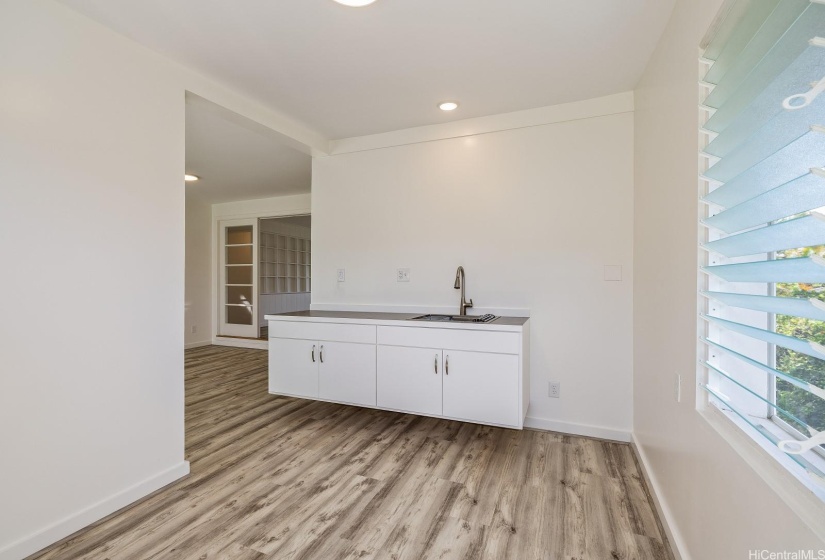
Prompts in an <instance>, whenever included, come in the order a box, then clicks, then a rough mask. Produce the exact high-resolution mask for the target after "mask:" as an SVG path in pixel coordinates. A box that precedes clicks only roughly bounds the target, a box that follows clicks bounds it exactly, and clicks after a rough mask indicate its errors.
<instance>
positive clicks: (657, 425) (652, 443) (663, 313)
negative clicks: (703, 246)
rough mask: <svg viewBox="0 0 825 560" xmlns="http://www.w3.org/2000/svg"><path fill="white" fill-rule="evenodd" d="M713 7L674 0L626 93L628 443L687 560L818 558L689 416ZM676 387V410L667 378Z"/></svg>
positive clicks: (809, 537)
mask: <svg viewBox="0 0 825 560" xmlns="http://www.w3.org/2000/svg"><path fill="white" fill-rule="evenodd" d="M721 4H722V0H679V1H678V2H677V5H676V8H675V10H674V13H673V16H672V18H671V21H670V24H669V25H668V27H667V29H666V31H665V33H664V35H663V37H662V40H661V43H660V44H659V46H658V48H657V50H656V52H655V54H654V56H653V58H652V60H651V62H650V64H649V66H648V68H647V70H646V72H645V75H644V77H643V79H642V81H641V83H640V84H639V86H638V89H637V90H636V113H635V123H636V149H635V152H636V155H635V162H636V163H635V167H636V187H635V204H634V208H635V216H636V220H635V243H634V253H635V272H634V276H635V284H634V308H633V313H634V332H635V349H634V364H635V372H634V407H635V408H634V432H635V437H636V438H637V443H638V444H639V446H640V448H641V450H642V452H643V454H644V456H645V462H646V463H647V468H648V470H649V472H650V474H651V475H652V477H653V479H654V481H655V486H656V491H657V494H658V496H659V499H660V501H661V503H662V506H663V508H664V509H665V511H666V512H667V513H668V518H669V521H670V525H671V528H672V529H673V530H674V531H675V533H676V539H675V540H676V542H677V543H678V544H679V545H680V549H681V551H682V555H683V557H684V558H685V559H687V558H693V559H694V560H730V559H735V558H743V559H744V558H748V551H749V550H755V549H768V550H772V551H783V550H788V551H791V550H792V551H796V550H799V549H807V548H811V549H817V550H819V549H820V548H822V542H820V541H819V539H817V538H816V537H815V536H814V535H813V534H812V533H811V532H810V531H809V530H808V529H807V528H806V527H805V525H804V524H803V523H802V522H801V521H800V519H799V518H798V517H797V516H796V515H795V514H794V513H793V511H792V510H791V509H790V508H789V507H788V506H787V505H786V504H785V503H784V502H783V501H781V500H780V499H779V498H778V496H777V495H776V494H775V493H774V492H773V491H772V490H770V489H768V488H767V487H766V485H765V482H764V481H763V480H762V479H761V478H760V477H759V476H757V474H756V473H755V471H754V470H753V469H752V468H751V467H750V466H748V464H747V463H746V462H745V461H744V460H743V459H742V458H741V457H740V456H739V455H738V454H737V453H736V452H735V451H734V450H733V448H732V447H731V446H730V444H729V443H728V442H727V441H725V440H723V439H722V438H721V437H720V435H719V434H718V432H717V431H715V430H714V429H713V428H712V427H711V426H710V425H709V424H708V423H707V422H706V421H705V420H704V419H703V417H702V416H701V415H700V414H699V413H698V412H697V411H696V398H697V396H696V394H695V391H694V390H692V388H693V387H695V385H694V381H695V372H696V358H697V356H696V311H697V303H696V290H697V280H696V276H697V275H696V263H697V239H698V237H697V216H698V211H699V210H698V204H697V192H698V186H697V166H698V164H697V144H698V140H697V123H698V116H697V108H696V105H697V99H698V88H697V76H698V62H697V56H698V54H699V49H698V45H699V42H700V40H701V38H702V37H703V35H704V34H705V31H706V30H707V28H708V26H709V25H710V23H711V21H712V20H713V18H714V16H715V14H716V12H717V10H718V9H719V7H720V6H721ZM677 373H681V374H682V378H683V380H684V385H683V392H682V395H683V398H682V402H681V403H679V404H677V403H676V401H675V398H674V389H675V376H676V374H677Z"/></svg>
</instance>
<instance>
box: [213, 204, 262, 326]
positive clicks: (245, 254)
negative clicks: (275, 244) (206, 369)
mask: <svg viewBox="0 0 825 560" xmlns="http://www.w3.org/2000/svg"><path fill="white" fill-rule="evenodd" d="M218 227H219V230H220V237H219V241H218V243H219V245H218V247H219V253H220V259H219V261H220V271H219V274H218V278H219V286H218V294H219V295H218V308H219V309H218V315H219V334H221V335H223V336H244V337H249V338H257V337H258V244H257V242H256V240H257V239H258V220H257V219H246V220H222V221H220V222H218Z"/></svg>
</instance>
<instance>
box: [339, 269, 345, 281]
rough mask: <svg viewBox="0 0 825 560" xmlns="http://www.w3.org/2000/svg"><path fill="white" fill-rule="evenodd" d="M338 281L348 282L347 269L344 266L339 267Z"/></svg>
mask: <svg viewBox="0 0 825 560" xmlns="http://www.w3.org/2000/svg"><path fill="white" fill-rule="evenodd" d="M338 281H339V282H346V281H347V271H346V270H344V269H343V268H339V269H338Z"/></svg>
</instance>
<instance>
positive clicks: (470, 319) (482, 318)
mask: <svg viewBox="0 0 825 560" xmlns="http://www.w3.org/2000/svg"><path fill="white" fill-rule="evenodd" d="M496 319H498V317H496V316H495V315H490V314H489V313H488V314H487V315H435V314H429V315H420V316H418V317H413V318H412V321H440V322H447V321H454V322H457V323H490V322H491V321H495V320H496Z"/></svg>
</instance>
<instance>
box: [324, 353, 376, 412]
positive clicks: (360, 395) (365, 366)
mask: <svg viewBox="0 0 825 560" xmlns="http://www.w3.org/2000/svg"><path fill="white" fill-rule="evenodd" d="M318 344H319V347H318V360H319V367H318V372H319V375H318V394H319V397H320V398H322V399H327V400H331V401H338V402H344V403H350V404H362V405H367V406H375V344H352V343H348V342H323V341H321V342H319V343H318Z"/></svg>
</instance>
